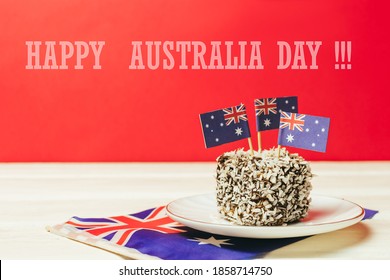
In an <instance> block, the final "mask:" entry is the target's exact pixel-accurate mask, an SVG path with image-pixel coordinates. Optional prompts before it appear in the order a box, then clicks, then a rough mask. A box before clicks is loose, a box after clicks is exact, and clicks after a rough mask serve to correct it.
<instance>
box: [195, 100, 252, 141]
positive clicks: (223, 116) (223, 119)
mask: <svg viewBox="0 0 390 280" xmlns="http://www.w3.org/2000/svg"><path fill="white" fill-rule="evenodd" d="M200 123H201V126H202V132H203V138H204V141H205V144H206V148H211V147H215V146H219V145H222V144H225V143H229V142H233V141H237V140H241V139H244V138H249V137H251V134H250V131H249V125H248V117H247V114H246V109H245V106H244V105H243V104H240V105H237V106H233V107H230V108H224V109H221V110H216V111H212V112H207V113H203V114H200Z"/></svg>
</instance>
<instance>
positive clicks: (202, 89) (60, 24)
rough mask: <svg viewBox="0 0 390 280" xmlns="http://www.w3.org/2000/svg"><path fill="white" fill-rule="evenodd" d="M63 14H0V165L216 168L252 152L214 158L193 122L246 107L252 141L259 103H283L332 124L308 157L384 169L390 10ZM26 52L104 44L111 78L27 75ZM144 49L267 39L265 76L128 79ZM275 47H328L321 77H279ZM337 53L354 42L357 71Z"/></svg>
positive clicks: (35, 8)
mask: <svg viewBox="0 0 390 280" xmlns="http://www.w3.org/2000/svg"><path fill="white" fill-rule="evenodd" d="M59 3H60V1H50V0H40V1H31V0H24V1H19V0H17V1H4V0H3V1H1V2H0V28H1V36H0V42H1V44H0V51H1V52H0V56H1V57H0V66H1V68H0V129H1V134H0V161H5V162H8V161H198V160H201V161H203V160H214V159H215V158H216V156H217V155H219V154H220V153H222V152H224V151H227V150H231V149H235V148H238V147H242V146H244V147H247V143H246V141H245V140H243V141H240V142H235V143H232V144H228V145H224V146H220V147H217V148H213V149H208V150H206V149H205V148H204V144H203V139H202V133H201V129H200V125H199V117H198V115H199V113H203V112H206V111H210V110H214V109H219V108H223V107H229V106H232V105H236V104H239V103H240V102H243V103H245V104H246V105H247V108H248V112H249V121H250V122H251V129H252V134H255V119H254V114H251V113H250V112H252V110H253V99H254V98H259V97H272V96H284V95H298V96H299V107H300V111H301V112H302V113H307V114H313V115H322V116H328V117H330V118H331V128H330V134H329V142H328V151H327V153H325V154H322V153H316V152H310V151H299V152H300V153H301V154H302V155H304V156H305V157H307V158H308V159H311V160H383V159H387V160H388V159H390V146H389V145H388V142H389V125H388V124H387V122H386V118H387V114H386V112H387V110H388V109H387V104H388V103H389V101H390V98H389V95H388V91H389V77H388V76H389V73H388V66H389V65H390V64H389V51H388V44H389V31H388V30H389V29H388V28H389V20H388V11H389V9H388V7H387V4H385V3H386V1H368V0H367V1H352V0H347V1H334V0H328V1H317V0H313V1H298V0H297V1H287V0H286V1H282V0H281V1H206V0H205V1H203V0H201V1H200V0H198V1H172V0H166V1H129V0H118V1H77V0H68V1H62V3H61V4H59ZM29 40H32V41H35V40H41V41H45V40H51V41H60V40H68V41H76V40H82V41H90V40H102V41H105V42H106V45H105V47H104V49H103V52H102V55H101V64H102V67H103V68H102V70H92V69H91V65H92V62H93V61H92V60H91V61H89V62H88V63H89V64H88V65H87V66H89V67H86V69H84V70H74V69H69V70H62V71H53V70H51V71H50V70H49V71H48V70H26V69H25V65H26V63H27V48H26V46H25V42H26V41H29ZM137 40H141V41H145V40H153V41H156V40H158V41H166V40H173V41H176V40H188V41H196V40H200V41H204V42H205V43H209V42H210V41H212V40H220V41H228V40H232V41H240V40H241V41H255V40H260V41H262V47H261V51H262V59H263V64H264V66H265V69H264V70H252V71H250V70H246V71H239V70H229V71H227V70H225V71H224V70H222V71H221V70H220V71H214V70H178V69H177V68H175V69H174V70H172V71H167V70H163V69H161V68H160V69H158V70H155V71H152V70H143V71H139V70H138V71H134V70H129V69H128V66H129V64H130V59H131V50H132V48H131V42H132V41H137ZM278 40H283V41H288V42H290V43H292V42H293V41H294V40H303V41H314V40H319V41H322V42H323V45H322V46H321V48H320V52H319V54H318V57H317V63H318V65H319V69H318V70H284V71H281V70H277V69H276V65H277V63H278V48H277V46H276V41H278ZM334 41H352V61H351V63H352V70H348V71H347V70H343V71H342V70H335V69H334V64H335V53H334V47H333V46H334ZM73 63H74V62H73ZM254 141H255V139H254ZM263 141H264V147H271V146H274V145H276V141H277V133H276V131H272V132H267V133H264V136H263Z"/></svg>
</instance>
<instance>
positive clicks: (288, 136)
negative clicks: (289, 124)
mask: <svg viewBox="0 0 390 280" xmlns="http://www.w3.org/2000/svg"><path fill="white" fill-rule="evenodd" d="M286 140H287V142H292V141H294V135H291V134H289V135H287V137H286Z"/></svg>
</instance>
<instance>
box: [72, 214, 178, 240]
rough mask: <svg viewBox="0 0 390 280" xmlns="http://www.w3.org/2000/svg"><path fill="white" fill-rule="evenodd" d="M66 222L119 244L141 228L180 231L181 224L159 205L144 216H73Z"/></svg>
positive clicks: (166, 231) (165, 231)
mask: <svg viewBox="0 0 390 280" xmlns="http://www.w3.org/2000/svg"><path fill="white" fill-rule="evenodd" d="M66 224H69V225H72V226H74V227H76V228H77V229H79V230H82V231H85V232H87V233H89V234H92V235H95V236H97V237H100V238H102V239H106V240H110V241H112V242H114V243H116V244H118V245H126V244H127V243H128V242H129V240H130V239H131V237H132V236H133V235H134V234H135V233H136V232H137V231H140V230H149V231H156V232H161V233H178V232H183V230H181V229H178V228H176V227H178V226H181V225H180V224H179V223H177V222H174V221H173V220H172V219H170V218H169V217H168V216H166V214H165V207H158V208H155V209H153V210H152V211H150V213H148V215H146V216H144V217H142V216H141V217H137V216H136V215H126V216H115V217H109V218H98V219H96V218H79V217H73V218H72V219H70V220H69V221H68V222H66Z"/></svg>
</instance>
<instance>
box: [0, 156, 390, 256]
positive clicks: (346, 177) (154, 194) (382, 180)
mask: <svg viewBox="0 0 390 280" xmlns="http://www.w3.org/2000/svg"><path fill="white" fill-rule="evenodd" d="M214 168H215V164H214V163H160V164H159V163H144V164H140V163H113V164H104V163H101V164H99V163H97V164H95V163H88V164H60V163H49V164H38V163H33V164H7V163H3V164H0V259H62V260H67V259H90V260H91V259H121V257H120V256H117V255H115V254H112V253H110V252H106V251H104V250H100V249H97V248H94V247H90V246H87V245H84V244H81V243H78V242H75V241H72V240H68V239H66V238H63V237H59V236H57V235H54V234H51V233H48V232H47V231H46V230H45V227H46V226H48V225H55V224H59V223H63V222H65V221H67V220H68V219H69V218H70V217H72V216H74V215H77V216H80V217H107V216H114V215H123V214H128V213H134V212H138V211H141V210H145V209H148V208H151V207H155V206H159V205H166V204H167V203H169V202H170V201H172V200H175V199H177V198H181V197H184V196H190V195H196V194H203V193H209V192H213V191H214V185H215V183H214V178H213V175H214ZM312 169H313V173H315V174H317V175H318V176H317V177H315V178H314V179H313V186H314V188H313V193H316V194H322V195H328V196H334V197H340V198H345V199H348V200H351V201H353V202H355V203H357V204H360V205H361V206H363V207H365V208H370V209H376V210H379V214H377V215H376V216H375V218H374V219H372V220H366V221H363V222H360V223H358V224H356V225H354V226H351V227H348V228H345V229H342V230H338V231H335V232H330V233H325V234H321V235H317V236H313V237H310V238H307V239H304V240H302V241H299V242H296V243H294V244H291V245H288V246H286V247H283V248H281V249H278V250H275V251H273V252H271V253H270V254H269V255H267V256H266V257H267V258H278V259H279V258H283V259H285V258H315V259H387V260H388V259H390V162H313V163H312Z"/></svg>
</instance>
